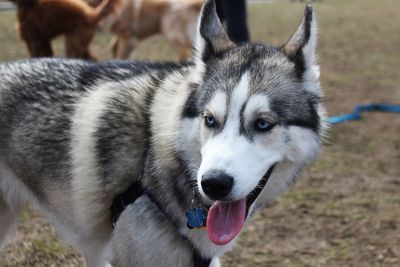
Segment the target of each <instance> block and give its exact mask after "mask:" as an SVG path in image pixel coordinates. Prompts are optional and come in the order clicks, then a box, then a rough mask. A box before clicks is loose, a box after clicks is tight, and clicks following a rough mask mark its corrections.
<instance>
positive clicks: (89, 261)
mask: <svg viewBox="0 0 400 267" xmlns="http://www.w3.org/2000/svg"><path fill="white" fill-rule="evenodd" d="M99 254H100V255H99ZM101 254H102V253H99V251H97V250H96V251H90V252H86V253H85V262H86V266H87V267H111V264H110V263H109V262H107V261H106V260H105V259H104V257H103V255H101Z"/></svg>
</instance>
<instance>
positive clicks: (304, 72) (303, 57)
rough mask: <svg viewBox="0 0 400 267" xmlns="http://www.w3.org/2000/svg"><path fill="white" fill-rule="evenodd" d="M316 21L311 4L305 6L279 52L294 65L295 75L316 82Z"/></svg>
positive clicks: (317, 76)
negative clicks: (294, 29) (297, 25)
mask: <svg viewBox="0 0 400 267" xmlns="http://www.w3.org/2000/svg"><path fill="white" fill-rule="evenodd" d="M316 45H317V21H316V18H315V14H314V10H313V7H312V5H311V4H307V6H306V9H305V12H304V18H303V20H302V22H301V23H300V26H299V27H298V28H297V31H296V32H295V33H294V34H293V35H292V37H291V38H290V39H289V41H288V42H287V43H286V44H285V45H284V46H282V48H281V51H282V52H283V53H284V54H285V55H286V56H287V57H288V58H289V59H290V60H291V61H293V62H294V63H295V66H296V74H297V76H298V77H299V78H303V79H305V80H309V81H310V80H318V78H319V67H318V65H317V63H316V51H315V50H316Z"/></svg>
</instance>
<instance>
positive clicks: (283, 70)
mask: <svg viewBox="0 0 400 267" xmlns="http://www.w3.org/2000/svg"><path fill="white" fill-rule="evenodd" d="M245 73H246V75H248V78H249V79H248V80H249V81H248V85H247V86H248V91H249V94H250V95H266V96H269V97H271V98H273V97H274V96H275V95H277V96H278V97H279V98H280V101H282V99H281V98H282V95H287V99H288V100H289V99H290V98H292V97H293V98H296V97H297V95H298V94H300V95H301V93H302V91H301V90H297V89H298V88H299V87H301V85H300V81H299V79H298V78H297V76H296V73H295V68H294V64H293V63H292V62H291V61H290V60H289V59H288V58H287V57H286V56H285V55H284V54H283V53H281V52H280V51H279V50H278V49H277V48H274V47H270V46H264V45H244V46H241V47H237V48H235V49H232V50H231V51H229V52H228V53H226V54H224V55H223V56H222V57H221V58H218V59H216V60H214V61H213V62H211V64H209V65H208V66H207V71H206V74H205V76H204V85H203V87H204V88H203V93H204V95H203V97H204V98H203V100H205V102H207V101H209V100H211V98H212V96H213V95H214V94H215V92H216V91H222V92H225V93H226V94H227V96H228V97H231V96H232V91H233V90H234V88H235V87H236V86H237V84H238V83H239V82H240V79H241V78H242V77H243V75H244V74H245ZM277 92H279V93H278V94H277Z"/></svg>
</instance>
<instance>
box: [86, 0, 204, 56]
mask: <svg viewBox="0 0 400 267" xmlns="http://www.w3.org/2000/svg"><path fill="white" fill-rule="evenodd" d="M88 1H89V0H88ZM91 1H93V0H91ZM123 2H124V3H123V4H122V5H121V6H122V8H121V9H120V11H119V12H118V15H116V16H115V17H114V19H113V21H112V22H111V32H112V33H113V34H114V35H115V37H114V38H113V41H112V50H113V55H114V57H116V58H119V59H127V58H128V57H129V55H130V53H131V52H132V51H133V50H134V49H135V47H136V46H137V44H138V43H139V41H140V40H143V39H145V38H147V37H149V36H151V35H154V34H157V33H162V34H163V35H164V36H165V37H166V39H167V40H168V41H169V42H170V43H171V45H172V46H173V47H176V48H177V49H178V50H179V52H178V53H179V58H180V59H181V60H184V59H187V58H189V57H190V55H191V52H192V43H193V41H194V40H193V39H194V35H195V33H196V27H197V16H198V14H199V12H200V10H201V7H202V4H203V0H123ZM111 18H112V17H111Z"/></svg>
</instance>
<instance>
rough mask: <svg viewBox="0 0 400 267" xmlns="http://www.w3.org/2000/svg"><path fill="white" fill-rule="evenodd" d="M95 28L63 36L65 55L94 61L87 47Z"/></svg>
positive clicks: (78, 30) (79, 30)
mask: <svg viewBox="0 0 400 267" xmlns="http://www.w3.org/2000/svg"><path fill="white" fill-rule="evenodd" d="M95 30H96V28H90V27H89V28H86V29H84V28H82V29H77V30H76V31H74V32H72V33H70V34H67V35H65V55H66V56H68V57H72V58H83V59H90V60H96V57H95V56H94V55H93V54H92V53H91V52H90V49H89V46H90V43H91V42H92V39H93V37H94V34H95Z"/></svg>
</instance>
